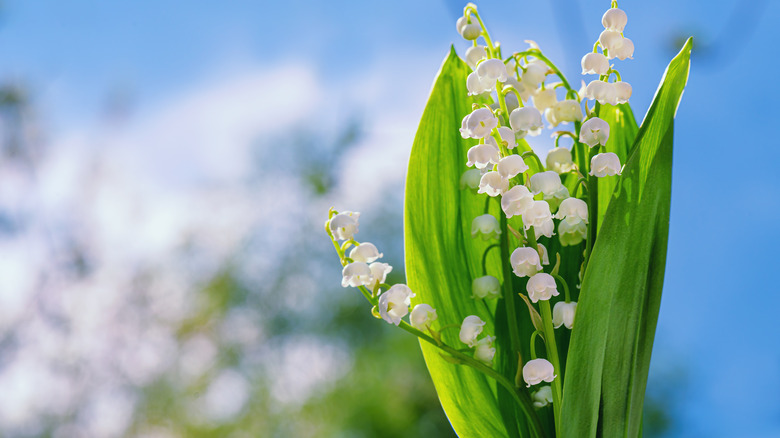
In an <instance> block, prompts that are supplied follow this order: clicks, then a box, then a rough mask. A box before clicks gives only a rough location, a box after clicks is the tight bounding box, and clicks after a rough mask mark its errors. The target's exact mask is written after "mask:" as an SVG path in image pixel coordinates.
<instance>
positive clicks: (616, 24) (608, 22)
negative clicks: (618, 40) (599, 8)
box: [601, 8, 628, 32]
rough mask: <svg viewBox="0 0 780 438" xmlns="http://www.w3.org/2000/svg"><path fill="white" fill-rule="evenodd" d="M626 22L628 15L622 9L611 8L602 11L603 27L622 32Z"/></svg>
mask: <svg viewBox="0 0 780 438" xmlns="http://www.w3.org/2000/svg"><path fill="white" fill-rule="evenodd" d="M626 23H628V16H626V13H625V12H623V10H622V9H618V8H611V9H607V12H604V16H602V17H601V24H603V25H604V29H607V30H613V31H615V32H623V29H625V28H626Z"/></svg>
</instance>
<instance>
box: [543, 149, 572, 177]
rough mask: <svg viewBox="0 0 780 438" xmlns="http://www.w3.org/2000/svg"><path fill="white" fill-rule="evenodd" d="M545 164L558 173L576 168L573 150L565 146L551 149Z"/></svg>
mask: <svg viewBox="0 0 780 438" xmlns="http://www.w3.org/2000/svg"><path fill="white" fill-rule="evenodd" d="M545 164H546V165H547V168H548V169H549V170H551V171H553V172H555V173H558V174H561V173H566V172H571V171H572V170H573V169H574V168H575V166H574V160H573V159H572V157H571V151H570V150H569V149H568V148H564V147H559V148H554V149H550V151H549V152H547V158H546V159H545Z"/></svg>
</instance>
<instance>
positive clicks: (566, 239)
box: [558, 221, 588, 246]
mask: <svg viewBox="0 0 780 438" xmlns="http://www.w3.org/2000/svg"><path fill="white" fill-rule="evenodd" d="M587 236H588V226H587V225H585V222H567V221H561V223H559V224H558V239H559V240H560V241H561V246H572V245H579V244H580V242H582V241H583V240H585V239H586V238H587Z"/></svg>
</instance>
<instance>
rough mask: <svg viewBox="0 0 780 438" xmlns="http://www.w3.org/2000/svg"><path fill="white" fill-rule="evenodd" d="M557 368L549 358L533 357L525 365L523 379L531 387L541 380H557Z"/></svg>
mask: <svg viewBox="0 0 780 438" xmlns="http://www.w3.org/2000/svg"><path fill="white" fill-rule="evenodd" d="M555 377H556V376H555V368H554V367H553V364H551V363H550V361H548V360H547V359H532V360H529V361H528V362H526V364H525V365H524V366H523V380H525V383H526V384H527V385H528V387H529V388H530V387H531V385H536V384H537V383H541V382H548V383H549V382H552V381H553V380H555Z"/></svg>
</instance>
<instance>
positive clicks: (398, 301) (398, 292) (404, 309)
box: [377, 284, 414, 325]
mask: <svg viewBox="0 0 780 438" xmlns="http://www.w3.org/2000/svg"><path fill="white" fill-rule="evenodd" d="M413 297H414V292H412V290H411V289H409V286H407V285H405V284H395V285H393V286H392V287H391V288H390V289H388V290H387V292H385V293H383V294H382V295H380V296H379V303H378V304H377V308H378V310H379V315H380V316H381V317H382V319H384V320H385V321H387V322H388V323H389V324H395V325H398V324H400V323H401V318H403V317H404V316H406V314H408V313H409V306H410V305H411V304H412V298H413Z"/></svg>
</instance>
